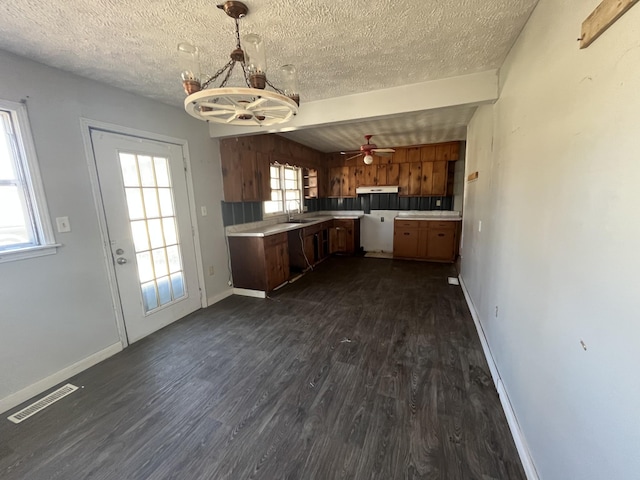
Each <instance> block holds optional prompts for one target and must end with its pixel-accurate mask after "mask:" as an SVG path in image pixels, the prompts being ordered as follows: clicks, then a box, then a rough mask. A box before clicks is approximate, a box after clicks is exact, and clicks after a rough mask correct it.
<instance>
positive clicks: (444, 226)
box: [420, 220, 457, 230]
mask: <svg viewBox="0 0 640 480" xmlns="http://www.w3.org/2000/svg"><path fill="white" fill-rule="evenodd" d="M456 225H457V222H451V221H448V222H438V221H434V220H420V228H438V229H440V230H455V229H456Z"/></svg>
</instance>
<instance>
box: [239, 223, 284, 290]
mask: <svg viewBox="0 0 640 480" xmlns="http://www.w3.org/2000/svg"><path fill="white" fill-rule="evenodd" d="M229 253H230V256H231V272H232V274H233V286H234V287H236V288H245V289H248V290H260V291H264V292H270V291H272V290H273V289H275V288H277V287H278V286H280V285H282V284H283V283H285V282H286V281H287V280H288V279H289V242H288V237H287V234H286V233H279V234H276V235H270V236H267V237H229Z"/></svg>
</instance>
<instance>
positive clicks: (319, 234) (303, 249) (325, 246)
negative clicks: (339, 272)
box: [288, 221, 333, 271]
mask: <svg viewBox="0 0 640 480" xmlns="http://www.w3.org/2000/svg"><path fill="white" fill-rule="evenodd" d="M332 226H333V221H328V222H322V223H319V224H316V225H310V226H308V227H304V228H299V229H296V230H291V231H290V232H289V233H288V236H289V265H290V267H291V270H296V271H304V270H306V269H307V268H309V267H310V266H313V265H316V264H317V263H319V262H321V261H322V260H324V259H325V258H327V257H328V256H329V229H330V228H331V227H332Z"/></svg>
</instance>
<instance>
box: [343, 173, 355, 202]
mask: <svg viewBox="0 0 640 480" xmlns="http://www.w3.org/2000/svg"><path fill="white" fill-rule="evenodd" d="M342 176H343V178H344V182H343V183H342V197H355V196H356V167H342Z"/></svg>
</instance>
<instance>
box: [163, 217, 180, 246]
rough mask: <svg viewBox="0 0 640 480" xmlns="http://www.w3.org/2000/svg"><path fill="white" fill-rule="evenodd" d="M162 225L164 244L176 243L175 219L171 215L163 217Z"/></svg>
mask: <svg viewBox="0 0 640 480" xmlns="http://www.w3.org/2000/svg"><path fill="white" fill-rule="evenodd" d="M162 225H163V227H164V244H165V245H175V244H176V243H178V235H177V234H176V221H175V219H174V218H173V217H169V218H163V219H162Z"/></svg>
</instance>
